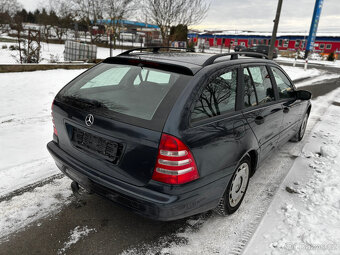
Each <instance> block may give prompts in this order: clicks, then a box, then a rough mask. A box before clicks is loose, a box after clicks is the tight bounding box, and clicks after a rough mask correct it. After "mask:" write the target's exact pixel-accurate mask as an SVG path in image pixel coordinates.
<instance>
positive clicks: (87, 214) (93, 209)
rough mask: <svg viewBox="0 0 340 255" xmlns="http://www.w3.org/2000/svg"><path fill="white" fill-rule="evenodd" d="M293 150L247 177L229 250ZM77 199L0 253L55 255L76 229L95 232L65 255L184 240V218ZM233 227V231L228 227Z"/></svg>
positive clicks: (331, 84) (328, 85) (251, 225)
mask: <svg viewBox="0 0 340 255" xmlns="http://www.w3.org/2000/svg"><path fill="white" fill-rule="evenodd" d="M338 70H339V69H338ZM328 71H331V72H332V71H333V70H328ZM339 86H340V79H338V80H336V79H333V80H328V81H326V82H322V83H320V84H318V85H313V86H306V87H304V88H303V89H307V90H310V91H311V92H312V93H313V97H314V98H316V97H318V96H322V95H325V94H326V93H329V92H330V91H332V90H334V89H335V88H338V87H339ZM294 146H296V145H294V144H292V143H288V144H287V145H285V146H284V147H283V148H282V149H280V151H279V153H276V155H275V156H274V157H273V158H271V161H273V162H274V163H275V164H277V165H279V166H280V167H278V168H277V169H276V170H273V169H272V167H270V166H267V167H266V166H263V167H261V169H260V171H258V172H257V173H256V174H255V175H254V177H253V178H252V179H251V184H250V186H249V190H248V192H247V196H246V198H245V200H244V206H242V207H241V208H240V209H241V210H240V212H238V213H239V214H240V215H239V217H236V218H228V220H229V219H230V224H229V226H230V229H229V231H230V238H229V240H228V241H226V242H229V245H231V246H230V247H233V246H235V245H236V246H237V245H238V240H239V239H240V238H241V237H243V236H245V235H247V236H251V232H252V231H255V229H256V226H257V223H259V221H260V218H261V216H262V214H263V213H264V212H265V210H266V208H267V206H269V203H270V201H271V197H272V195H273V194H274V193H275V191H276V189H277V188H278V187H279V184H280V183H281V181H282V180H283V179H284V177H285V176H286V174H287V173H288V171H289V169H290V166H291V165H292V163H293V161H294V158H292V157H291V155H290V154H289V151H290V150H292V149H294ZM299 146H302V145H299ZM248 193H249V194H248ZM82 200H83V201H84V204H79V203H78V202H77V201H76V199H74V198H72V202H71V203H70V204H68V205H67V206H65V207H64V208H63V209H62V210H61V211H60V212H59V213H57V214H54V215H51V216H49V217H47V218H44V219H40V220H39V221H38V222H36V223H34V224H31V225H30V226H28V227H26V228H25V229H24V230H22V231H19V232H17V233H15V234H12V235H11V236H9V237H8V239H7V240H6V241H4V242H2V243H1V244H0V254H6V255H7V254H8V255H10V254H44V255H45V254H58V252H60V249H61V248H62V247H63V243H64V242H66V241H67V240H68V238H69V236H70V231H71V230H72V229H74V228H75V227H76V226H87V227H88V228H94V229H95V230H96V231H95V232H92V233H90V234H89V235H88V236H87V237H85V238H82V239H81V240H80V241H79V242H77V243H75V244H74V245H72V246H71V247H70V248H69V249H67V250H66V251H65V253H66V254H120V253H121V252H123V251H125V250H126V249H133V248H134V249H135V250H133V252H130V254H134V253H140V254H144V253H145V252H146V251H147V250H150V247H159V248H161V247H165V246H167V243H171V242H175V243H185V242H186V240H185V239H181V238H177V237H176V236H175V234H176V233H177V232H181V231H183V230H184V229H185V228H188V227H190V226H189V225H188V222H187V219H183V220H178V221H173V222H157V221H152V220H148V219H145V218H142V217H141V216H138V215H135V214H134V213H132V212H130V211H128V210H126V209H123V208H120V207H118V206H116V205H115V204H113V203H112V202H110V201H108V200H105V199H103V198H101V197H98V196H96V195H88V194H84V195H83V197H82ZM249 211H258V212H259V213H258V215H257V218H258V219H257V220H253V219H252V218H251V217H252V215H251V214H250V213H249ZM211 217H218V216H216V215H214V214H211V213H207V214H203V215H199V216H194V217H192V218H191V219H194V220H197V219H201V222H204V221H206V220H207V219H209V218H211ZM254 217H255V216H254ZM38 223H39V224H38ZM236 225H237V226H238V228H233V226H236ZM199 228H200V224H198V225H197V226H196V229H199ZM245 231H246V232H247V233H246V234H245ZM248 232H249V233H248ZM243 240H244V238H243ZM156 251H157V248H156V249H154V252H156ZM62 254H64V253H62Z"/></svg>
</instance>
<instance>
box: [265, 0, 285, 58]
mask: <svg viewBox="0 0 340 255" xmlns="http://www.w3.org/2000/svg"><path fill="white" fill-rule="evenodd" d="M281 7H282V0H279V2H278V4H277V10H276V16H275V20H274V27H273V33H272V38H271V39H270V47H269V52H268V58H269V59H273V51H274V48H275V41H276V33H277V28H278V26H279V20H280V14H281Z"/></svg>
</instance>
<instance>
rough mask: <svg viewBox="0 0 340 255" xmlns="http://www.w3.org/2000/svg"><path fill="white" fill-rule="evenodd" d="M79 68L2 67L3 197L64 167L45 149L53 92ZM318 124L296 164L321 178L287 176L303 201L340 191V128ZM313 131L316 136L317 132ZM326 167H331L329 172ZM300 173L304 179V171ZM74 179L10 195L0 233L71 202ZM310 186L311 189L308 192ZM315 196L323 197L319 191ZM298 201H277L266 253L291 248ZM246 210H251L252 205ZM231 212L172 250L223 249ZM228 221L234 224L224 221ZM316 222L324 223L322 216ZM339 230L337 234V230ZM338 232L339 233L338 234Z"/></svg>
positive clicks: (316, 109) (325, 102)
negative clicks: (276, 228) (29, 69)
mask: <svg viewBox="0 0 340 255" xmlns="http://www.w3.org/2000/svg"><path fill="white" fill-rule="evenodd" d="M283 68H284V69H285V70H286V71H287V73H288V74H289V75H290V76H291V77H292V78H293V79H299V78H302V77H309V76H316V77H318V78H319V77H324V78H325V77H328V76H327V75H328V74H325V73H324V72H323V71H318V70H313V69H310V70H309V71H308V72H304V71H303V69H302V68H297V67H296V68H293V67H285V66H284V67H283ZM81 72H83V70H51V71H36V72H26V73H0V80H1V83H0V91H1V94H2V95H5V96H3V98H5V99H4V100H1V101H0V151H1V154H0V162H1V164H0V201H1V198H2V197H5V196H6V194H8V193H9V192H12V191H14V190H17V189H19V188H22V187H24V186H26V185H29V184H32V183H35V182H37V181H39V180H43V179H45V178H47V177H49V176H52V175H55V174H57V173H59V170H58V169H57V167H56V166H55V164H54V162H53V160H52V158H51V157H50V156H49V154H48V152H47V150H46V143H47V142H48V141H50V140H51V139H52V131H53V130H52V123H51V117H50V107H51V103H52V101H53V98H54V96H55V94H56V93H57V92H58V91H59V90H60V89H61V88H62V87H63V86H64V85H65V84H66V83H67V82H68V81H70V80H71V79H72V78H74V77H75V76H76V75H78V74H80V73H81ZM325 75H326V76H325ZM320 79H321V78H320ZM309 83H310V82H309ZM33 92H34V93H33ZM339 96H340V91H339V90H337V91H334V92H333V93H331V94H330V95H327V96H325V97H320V98H317V100H314V102H313V111H312V115H311V118H310V126H313V124H315V123H316V121H317V120H318V119H319V118H320V117H321V116H323V115H324V111H322V109H324V108H327V107H328V106H329V103H330V102H331V101H332V100H333V98H339ZM338 108H339V109H338ZM328 115H331V117H328V118H327V116H328ZM335 116H340V107H335V106H334V107H333V106H332V107H331V108H330V111H329V112H327V114H325V119H324V120H323V121H322V122H321V123H323V122H325V123H328V122H329V121H330V119H329V118H332V119H335ZM325 125H326V124H325ZM329 125H333V126H334V127H333V128H334V129H336V128H337V127H338V126H336V125H335V124H334V123H333V122H332V123H330V124H329ZM320 126H321V124H320V125H318V126H317V127H316V129H315V130H313V131H312V133H311V135H310V136H307V137H306V138H305V140H306V142H307V143H309V142H310V143H311V144H314V145H313V146H314V147H313V146H310V147H305V148H304V150H303V152H302V153H301V154H299V153H297V157H298V159H297V162H298V161H299V160H300V161H301V162H300V163H299V164H302V166H301V165H299V166H298V171H300V172H302V171H301V169H308V171H309V172H311V171H314V172H315V173H314V172H312V173H313V174H311V175H309V176H308V178H305V179H306V180H307V181H309V179H310V180H313V178H314V177H315V178H316V179H315V180H316V182H317V185H319V186H317V185H314V186H311V185H310V184H309V182H306V183H304V182H303V180H299V181H298V183H299V185H297V187H295V186H296V185H295V186H294V183H292V182H291V181H290V182H287V180H288V179H286V180H285V183H287V184H286V185H289V186H292V188H294V189H295V188H296V189H297V191H298V193H296V194H290V193H289V194H284V195H286V196H287V195H288V196H295V197H294V199H301V200H302V201H307V200H308V199H309V200H311V201H312V202H313V203H314V204H316V206H317V204H318V203H320V201H321V200H313V199H314V198H313V197H312V195H313V193H315V192H321V194H324V195H325V196H329V195H330V193H331V192H333V191H334V190H336V189H337V190H338V191H337V192H339V186H336V185H335V180H337V181H340V180H339V176H340V174H339V172H337V171H336V170H338V171H339V169H336V166H339V152H338V151H339V149H340V148H339V140H337V139H338V138H339V136H337V137H335V136H334V135H335V133H332V132H331V133H332V135H330V134H327V132H330V131H325V130H326V128H328V126H326V127H322V126H321V128H320V129H317V128H319V127H320ZM321 130H323V132H324V133H323V132H321ZM338 130H340V128H338ZM309 132H311V130H309ZM323 134H326V135H327V136H324V135H323ZM337 134H339V133H337ZM313 135H314V136H316V137H313ZM327 139H331V140H327ZM323 143H326V144H327V145H328V144H330V143H331V146H326V147H324V149H323V153H322V152H321V150H320V146H321V145H323ZM306 146H307V145H306ZM327 150H328V152H327ZM325 152H326V153H328V156H329V155H330V154H332V153H333V152H336V153H337V155H336V156H335V157H332V158H327V157H325V154H324V153H325ZM307 156H308V157H307ZM310 164H311V165H313V166H315V168H313V167H310V166H309V165H310ZM294 167H295V165H294ZM316 169H318V170H320V171H321V173H318V172H317V171H316ZM327 169H330V171H329V172H328V171H325V170H327ZM332 169H333V170H332ZM291 172H292V171H291ZM293 172H296V171H293ZM322 174H326V175H325V176H324V175H322ZM298 177H301V178H302V179H303V176H298ZM287 178H288V177H287ZM328 178H330V180H334V182H332V183H331V184H332V185H333V186H330V187H332V188H330V189H327V188H325V187H324V186H322V185H323V183H327V182H326V181H327V179H328ZM335 178H337V179H335ZM290 180H292V179H290ZM262 181H263V180H262ZM268 181H270V180H268ZM338 183H339V182H338ZM69 185H70V180H68V179H67V178H60V179H56V180H54V181H53V182H51V183H49V184H46V185H45V186H43V187H38V188H35V189H34V190H32V191H29V192H25V193H23V194H19V195H18V196H16V197H13V198H12V199H9V200H4V201H1V202H0V211H1V213H3V214H2V216H1V219H0V238H1V237H4V236H6V235H8V234H10V233H12V232H15V231H17V230H18V229H20V228H23V227H24V226H26V225H27V224H30V223H32V222H34V221H36V220H38V219H39V218H41V217H44V216H46V215H48V214H49V213H52V212H56V211H58V210H59V209H60V208H61V207H62V205H63V203H67V201H69V196H70V195H71V191H70V189H69V188H68V187H69ZM282 185H283V184H282ZM308 185H309V186H308ZM320 185H321V186H320ZM327 185H329V184H327ZM255 188H256V187H255ZM284 188H285V187H284V186H282V188H281V189H280V192H279V193H282V192H283V193H285V190H284ZM313 189H316V190H313ZM302 191H303V192H302ZM322 192H323V193H322ZM306 194H307V195H308V196H305V195H306ZM334 195H335V197H333V198H334V199H335V200H330V201H329V203H328V204H327V205H325V206H328V207H322V208H321V209H320V207H310V208H312V210H314V211H320V210H321V212H322V213H321V216H322V214H324V212H328V211H327V210H329V209H330V208H337V210H338V212H339V207H336V206H339V205H340V198H339V193H336V192H335V191H334ZM277 196H279V195H277ZM315 199H319V198H317V197H316V198H315ZM336 199H337V200H336ZM277 200H278V201H279V202H280V201H282V200H281V199H278V198H277V197H276V198H275V201H277ZM295 203H296V200H294V201H293V200H292V203H290V204H288V207H287V206H286V207H285V208H286V209H287V210H286V211H289V210H290V211H289V213H288V214H287V213H286V212H285V211H284V210H282V209H280V208H282V205H281V204H279V205H278V207H277V208H278V209H270V211H272V212H273V213H275V212H276V211H277V214H278V216H277V215H276V216H275V218H277V220H276V221H275V224H278V225H280V224H281V223H282V224H281V225H282V230H283V231H282V232H278V233H274V232H273V238H269V239H268V240H267V241H266V242H264V243H263V246H261V247H254V248H256V249H262V248H263V249H264V250H267V251H268V253H270V252H273V251H274V252H278V253H279V254H285V253H284V251H286V250H284V249H278V248H277V247H280V245H282V244H283V243H288V242H291V239H283V237H284V235H285V234H286V233H288V232H290V231H292V226H293V225H294V224H297V223H296V222H298V220H299V217H300V216H301V215H303V214H301V215H300V216H299V214H298V210H300V208H298V209H296V208H295V207H294V206H295ZM274 204H275V203H274V202H273V205H272V206H271V207H270V208H273V207H274ZM291 204H293V206H291ZM300 204H301V208H302V207H303V206H302V205H303V203H302V202H300ZM311 204H312V203H311ZM283 206H285V205H283ZM306 208H307V207H306ZM308 210H309V209H308V208H307V209H305V211H303V213H304V214H305V215H307V216H308V214H307V212H308ZM247 215H248V217H250V216H249V213H248V214H247ZM321 216H320V217H321ZM333 216H334V217H333ZM333 216H332V217H333V218H332V220H333V221H332V223H334V227H335V226H339V222H340V220H339V215H336V214H335V215H333ZM232 217H236V218H235V219H237V214H235V215H234V216H232ZM232 217H229V218H227V219H228V220H227V221H226V219H223V218H213V219H212V220H210V222H205V223H203V226H202V228H201V229H200V231H199V232H197V233H192V232H190V231H189V232H186V233H184V234H182V235H184V236H185V237H186V238H188V240H189V244H188V245H186V246H185V247H183V246H181V245H179V246H172V247H170V248H168V249H167V250H166V251H165V252H167V251H169V252H171V253H174V254H183V253H184V254H190V253H192V252H195V253H197V254H198V253H199V252H197V251H201V254H203V253H204V251H207V249H209V248H212V249H213V251H216V252H223V251H225V248H226V246H225V243H226V241H225V238H228V237H227V236H226V232H227V231H228V228H229V226H228V224H232V222H233V218H232ZM268 217H269V216H266V217H265V219H264V221H263V222H266V219H267V218H268ZM280 217H281V218H280ZM289 217H290V218H293V219H294V220H296V222H295V223H294V224H291V225H289V224H285V220H287V219H290V218H289ZM301 217H302V216H301ZM308 217H309V216H308ZM308 217H307V218H305V219H303V220H304V221H306V222H308V223H311V222H312V220H313V219H314V218H312V217H309V218H308ZM280 219H282V221H281V222H280ZM211 221H213V222H211ZM325 221H326V220H325ZM226 222H227V223H228V224H226ZM326 222H327V221H326ZM189 224H190V223H189ZM192 224H193V225H194V224H197V222H192ZM263 224H266V223H263ZM268 224H270V223H268ZM318 224H320V225H322V222H321V223H318ZM336 224H338V225H336ZM217 226H219V227H220V228H219V231H218V232H217V230H216V228H217ZM326 226H327V225H322V227H326ZM267 228H268V226H267ZM339 229H340V227H339ZM75 231H76V230H75ZM77 231H78V230H77ZM77 231H76V232H77ZM258 231H260V230H258ZM273 231H274V229H273ZM297 231H304V229H303V228H302V227H301V228H299V230H297ZM308 231H310V232H309V236H308V238H313V234H315V235H317V234H318V233H319V232H315V231H317V229H316V228H314V227H311V228H309V229H308ZM313 231H314V232H315V233H314V232H313ZM85 232H86V231H85ZM258 233H259V234H258V235H257V236H260V237H259V238H262V239H263V236H261V232H258ZM331 233H335V232H333V231H332V229H330V231H329V234H331ZM294 234H295V237H296V238H300V234H301V232H296V233H294ZM335 234H338V232H336V233H335ZM72 235H73V233H72ZM72 235H71V236H72ZM80 235H81V234H80ZM335 237H339V235H337V236H335ZM306 238H307V237H306ZM72 240H73V239H72V238H71V239H70V242H72ZM203 240H204V241H203ZM297 240H298V241H300V239H296V240H295V242H297V243H298V244H299V242H298V241H297ZM306 240H307V239H306ZM330 240H334V239H330ZM303 242H304V240H302V243H303ZM327 244H328V243H327ZM66 246H67V244H65V247H66ZM274 246H275V247H274ZM249 247H250V246H249ZM202 252H203V253H202Z"/></svg>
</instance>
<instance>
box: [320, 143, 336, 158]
mask: <svg viewBox="0 0 340 255" xmlns="http://www.w3.org/2000/svg"><path fill="white" fill-rule="evenodd" d="M320 154H321V156H323V157H329V158H335V157H336V156H337V155H338V154H339V152H338V150H337V148H335V147H334V146H332V145H323V146H321V147H320Z"/></svg>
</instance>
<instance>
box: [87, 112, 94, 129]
mask: <svg viewBox="0 0 340 255" xmlns="http://www.w3.org/2000/svg"><path fill="white" fill-rule="evenodd" d="M93 122H94V117H93V115H92V114H87V115H86V117H85V124H86V126H88V127H89V126H92V125H93Z"/></svg>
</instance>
